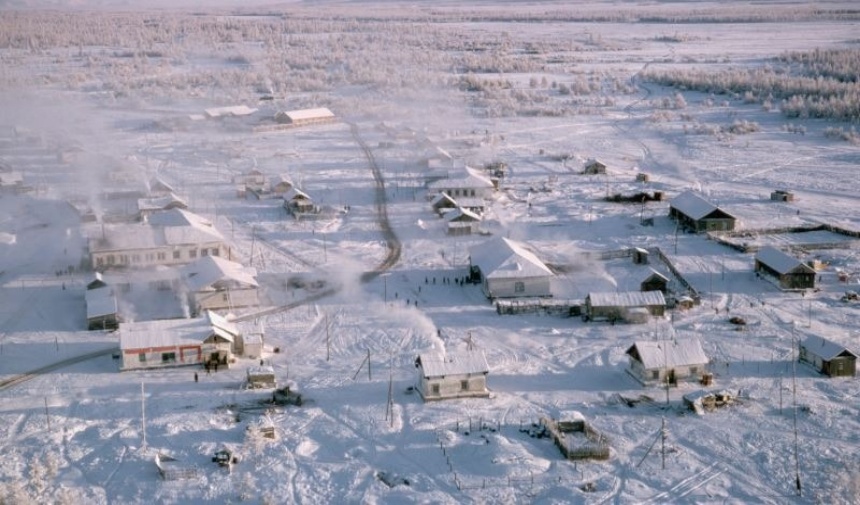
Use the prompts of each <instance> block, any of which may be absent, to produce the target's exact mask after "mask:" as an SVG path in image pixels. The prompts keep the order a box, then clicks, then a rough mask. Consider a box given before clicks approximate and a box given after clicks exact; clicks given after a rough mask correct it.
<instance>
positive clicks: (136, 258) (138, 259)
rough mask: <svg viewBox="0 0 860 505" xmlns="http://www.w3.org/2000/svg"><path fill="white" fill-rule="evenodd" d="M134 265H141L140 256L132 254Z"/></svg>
mask: <svg viewBox="0 0 860 505" xmlns="http://www.w3.org/2000/svg"><path fill="white" fill-rule="evenodd" d="M131 262H132V263H140V254H132V255H131Z"/></svg>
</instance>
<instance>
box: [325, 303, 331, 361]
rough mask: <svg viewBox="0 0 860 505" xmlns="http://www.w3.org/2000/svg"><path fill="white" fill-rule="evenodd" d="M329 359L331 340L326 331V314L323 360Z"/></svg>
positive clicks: (326, 315) (326, 320)
mask: <svg viewBox="0 0 860 505" xmlns="http://www.w3.org/2000/svg"><path fill="white" fill-rule="evenodd" d="M330 358H331V338H330V336H329V331H328V312H326V314H325V360H326V361H328V360H329V359H330Z"/></svg>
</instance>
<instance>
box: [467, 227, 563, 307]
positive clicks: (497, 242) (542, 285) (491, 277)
mask: <svg viewBox="0 0 860 505" xmlns="http://www.w3.org/2000/svg"><path fill="white" fill-rule="evenodd" d="M469 264H470V270H471V273H472V278H473V279H474V278H479V279H480V281H481V287H482V289H483V291H484V294H485V295H487V297H488V298H514V297H545V296H552V290H551V281H552V279H553V278H554V277H555V274H553V273H552V271H551V270H550V269H549V267H547V266H546V265H545V264H544V263H543V262H542V261H541V260H540V259H538V257H537V256H536V255H535V254H534V253H533V252H531V251H529V250H528V249H526V247H525V245H524V244H521V243H519V242H516V241H513V240H511V239H508V238H504V237H496V238H493V239H490V240H488V241H486V242H484V243H482V244H478V245H476V246H474V247H472V248H471V249H469Z"/></svg>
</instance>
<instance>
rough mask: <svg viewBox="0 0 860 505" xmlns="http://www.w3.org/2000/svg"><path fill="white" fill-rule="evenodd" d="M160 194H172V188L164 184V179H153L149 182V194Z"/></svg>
mask: <svg viewBox="0 0 860 505" xmlns="http://www.w3.org/2000/svg"><path fill="white" fill-rule="evenodd" d="M156 191H157V192H160V193H165V192H166V193H173V191H174V190H173V186H171V185H170V184H167V183H166V182H164V179H162V178H161V177H158V176H156V177H153V178H152V179H151V180H150V181H149V192H150V193H152V192H156Z"/></svg>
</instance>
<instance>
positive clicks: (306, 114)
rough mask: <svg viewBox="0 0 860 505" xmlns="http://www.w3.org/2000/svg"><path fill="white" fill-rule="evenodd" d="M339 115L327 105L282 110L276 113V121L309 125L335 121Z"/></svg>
mask: <svg viewBox="0 0 860 505" xmlns="http://www.w3.org/2000/svg"><path fill="white" fill-rule="evenodd" d="M336 121H337V116H335V115H334V113H333V112H332V111H330V110H329V109H327V108H325V107H318V108H315V109H301V110H291V111H280V112H278V113H276V114H275V122H277V123H279V124H284V125H291V126H297V127H298V126H309V125H316V124H327V123H334V122H336Z"/></svg>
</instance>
